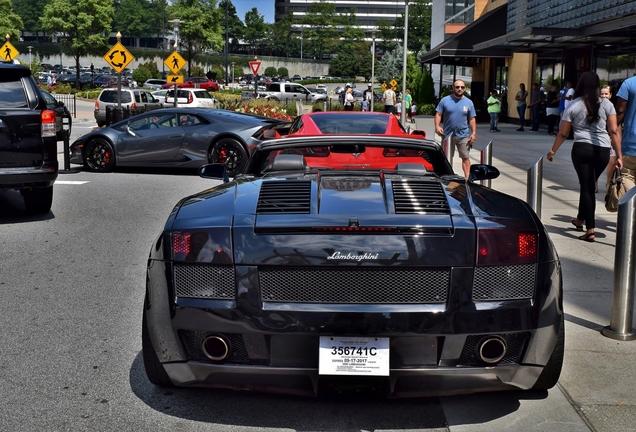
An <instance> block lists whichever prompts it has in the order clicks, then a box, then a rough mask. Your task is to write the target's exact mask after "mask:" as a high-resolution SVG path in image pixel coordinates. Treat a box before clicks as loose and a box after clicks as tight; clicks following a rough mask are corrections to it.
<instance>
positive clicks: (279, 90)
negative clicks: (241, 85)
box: [241, 82, 327, 103]
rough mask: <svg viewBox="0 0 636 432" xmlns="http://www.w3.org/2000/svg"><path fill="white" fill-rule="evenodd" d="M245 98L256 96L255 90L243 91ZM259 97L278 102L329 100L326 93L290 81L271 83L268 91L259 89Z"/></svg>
mask: <svg viewBox="0 0 636 432" xmlns="http://www.w3.org/2000/svg"><path fill="white" fill-rule="evenodd" d="M241 95H242V98H243V100H246V99H251V98H253V97H254V91H243V92H242V93H241ZM257 97H258V98H262V99H270V100H275V101H278V102H284V103H288V102H295V101H297V100H301V101H303V102H310V103H315V102H324V101H326V100H327V95H326V94H320V93H312V92H310V91H309V90H308V89H307V87H305V86H303V85H301V84H296V83H289V82H280V83H279V82H274V83H271V84H270V85H269V87H268V88H267V90H266V91H262V90H259V91H258V95H257Z"/></svg>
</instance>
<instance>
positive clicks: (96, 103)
mask: <svg viewBox="0 0 636 432" xmlns="http://www.w3.org/2000/svg"><path fill="white" fill-rule="evenodd" d="M95 111H97V112H99V102H97V101H95Z"/></svg>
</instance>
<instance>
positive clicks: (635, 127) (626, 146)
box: [616, 77, 636, 175]
mask: <svg viewBox="0 0 636 432" xmlns="http://www.w3.org/2000/svg"><path fill="white" fill-rule="evenodd" d="M616 96H617V99H616V113H617V117H616V119H617V121H618V124H619V125H620V124H622V125H623V134H622V139H621V150H622V151H623V153H622V154H623V158H624V159H623V166H624V167H625V169H626V170H630V171H629V174H632V175H634V174H636V77H631V78H628V79H626V80H625V81H623V84H622V85H621V87H620V89H618V92H617V93H616ZM617 157H619V155H617Z"/></svg>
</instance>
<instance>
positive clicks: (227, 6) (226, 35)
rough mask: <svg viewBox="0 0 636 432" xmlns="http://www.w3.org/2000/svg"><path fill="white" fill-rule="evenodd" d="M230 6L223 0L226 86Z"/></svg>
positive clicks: (226, 79) (226, 77) (227, 77)
mask: <svg viewBox="0 0 636 432" xmlns="http://www.w3.org/2000/svg"><path fill="white" fill-rule="evenodd" d="M229 5H230V0H225V84H227V82H228V80H229V74H228V55H229V54H228V52H229V51H230V39H229V36H228V35H229V33H228V30H229V29H228V8H229Z"/></svg>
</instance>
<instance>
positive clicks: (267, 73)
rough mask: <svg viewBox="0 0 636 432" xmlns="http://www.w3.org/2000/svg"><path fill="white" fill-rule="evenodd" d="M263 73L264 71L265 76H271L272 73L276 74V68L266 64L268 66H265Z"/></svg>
mask: <svg viewBox="0 0 636 432" xmlns="http://www.w3.org/2000/svg"><path fill="white" fill-rule="evenodd" d="M264 73H265V76H268V77H273V76H274V75H276V73H277V70H276V68H275V67H274V66H268V67H266V68H265V72H264Z"/></svg>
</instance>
